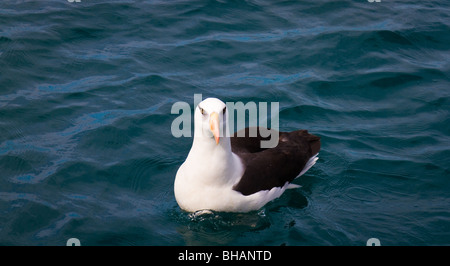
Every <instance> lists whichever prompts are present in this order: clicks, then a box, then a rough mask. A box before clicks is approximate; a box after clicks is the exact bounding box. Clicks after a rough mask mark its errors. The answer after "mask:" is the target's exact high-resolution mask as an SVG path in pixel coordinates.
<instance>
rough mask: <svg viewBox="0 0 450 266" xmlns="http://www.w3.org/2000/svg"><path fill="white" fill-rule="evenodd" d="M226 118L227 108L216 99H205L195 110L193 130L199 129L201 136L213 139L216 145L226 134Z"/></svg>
mask: <svg viewBox="0 0 450 266" xmlns="http://www.w3.org/2000/svg"><path fill="white" fill-rule="evenodd" d="M227 118H228V114H227V106H226V105H225V103H224V102H222V101H221V100H219V99H217V98H207V99H205V100H203V101H202V102H200V103H199V104H198V105H197V107H196V108H195V114H194V123H195V128H199V129H201V134H203V136H205V137H207V138H211V139H214V140H215V142H216V144H219V141H220V138H221V137H223V136H224V132H226V131H225V130H226V121H227Z"/></svg>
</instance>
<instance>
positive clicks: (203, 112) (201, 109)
mask: <svg viewBox="0 0 450 266" xmlns="http://www.w3.org/2000/svg"><path fill="white" fill-rule="evenodd" d="M198 108H200V113H201V114H202V115H203V114H205V110H203V108H201V107H200V106H199V107H198Z"/></svg>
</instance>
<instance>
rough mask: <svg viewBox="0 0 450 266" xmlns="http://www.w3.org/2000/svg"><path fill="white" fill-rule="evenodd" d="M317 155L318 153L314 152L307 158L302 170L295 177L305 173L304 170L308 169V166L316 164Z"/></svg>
mask: <svg viewBox="0 0 450 266" xmlns="http://www.w3.org/2000/svg"><path fill="white" fill-rule="evenodd" d="M317 155H319V154H318V153H316V154H315V155H314V156H313V157H311V158H309V160H308V162H307V163H306V164H305V167H303V170H302V171H301V172H300V174H299V175H298V176H297V177H299V176H301V175H303V174H304V173H306V171H308V170H309V168H311V167H313V165H314V164H316V162H317V160H318V159H319V157H317ZM297 177H296V178H297Z"/></svg>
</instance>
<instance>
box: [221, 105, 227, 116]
mask: <svg viewBox="0 0 450 266" xmlns="http://www.w3.org/2000/svg"><path fill="white" fill-rule="evenodd" d="M226 110H227V107H226V106H225V107H224V108H223V111H222V113H223V114H224V115H225V111H226Z"/></svg>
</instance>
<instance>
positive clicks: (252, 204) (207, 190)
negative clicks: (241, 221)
mask: <svg viewBox="0 0 450 266" xmlns="http://www.w3.org/2000/svg"><path fill="white" fill-rule="evenodd" d="M227 120H228V112H227V110H226V105H225V104H224V103H223V102H222V101H220V100H219V99H216V98H208V99H205V100H204V101H202V102H201V103H199V104H198V106H197V107H196V109H195V112H194V124H195V129H194V140H193V144H192V147H191V150H190V151H189V154H188V156H187V158H186V160H185V162H184V163H183V164H182V165H181V166H180V168H179V169H178V171H177V174H176V178H175V183H174V193H175V198H176V201H177V203H178V205H179V206H180V208H181V209H183V210H185V211H188V212H195V211H199V210H214V211H223V212H249V211H253V210H258V209H260V208H261V207H263V206H264V205H265V204H267V203H268V202H270V201H272V200H274V199H276V198H278V197H280V196H281V195H282V194H283V192H284V191H285V190H286V189H287V188H289V187H293V185H291V182H292V181H293V180H294V179H295V178H296V177H298V176H300V175H302V174H303V173H304V172H306V171H307V170H308V169H309V168H310V167H312V166H313V165H314V163H315V162H316V161H317V153H318V151H319V149H320V138H319V137H317V136H314V135H311V134H309V133H308V132H307V131H306V130H298V131H293V132H279V133H278V132H275V133H278V134H279V143H278V145H277V146H276V147H275V148H269V149H267V148H266V149H263V148H260V145H259V144H260V141H261V140H264V138H263V137H261V135H260V134H259V130H257V132H258V134H257V136H256V137H250V136H249V134H245V137H238V133H239V132H237V133H234V134H233V136H227V135H228V134H224V133H223V132H226V130H227V124H226V123H227ZM244 130H245V131H246V132H245V133H249V132H248V131H249V128H247V129H244ZM239 136H241V135H239Z"/></svg>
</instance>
